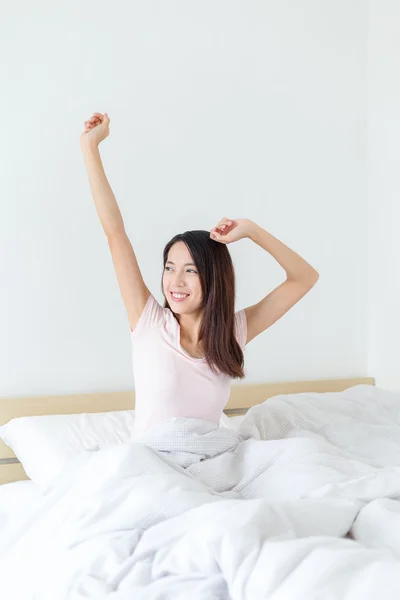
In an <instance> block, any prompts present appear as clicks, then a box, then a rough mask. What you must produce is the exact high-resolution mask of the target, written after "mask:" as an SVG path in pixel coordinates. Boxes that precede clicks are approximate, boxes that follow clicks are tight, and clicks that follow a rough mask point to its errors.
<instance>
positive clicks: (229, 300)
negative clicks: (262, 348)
mask: <svg viewBox="0 0 400 600" xmlns="http://www.w3.org/2000/svg"><path fill="white" fill-rule="evenodd" d="M176 242H184V243H185V244H186V247H187V249H188V250H189V252H190V254H191V256H192V258H193V262H194V263H195V265H196V267H197V270H198V273H199V276H200V282H201V289H202V292H203V303H202V308H203V318H202V322H201V325H200V332H199V339H200V340H201V341H202V342H203V347H204V351H205V358H206V360H207V362H208V364H209V366H210V368H211V370H212V371H213V372H220V373H225V374H226V375H229V376H230V377H232V378H240V379H242V378H243V377H244V376H245V372H244V369H243V366H244V359H243V352H242V349H241V347H240V345H239V343H238V341H237V339H236V336H235V271H234V268H233V263H232V258H231V255H230V253H229V250H228V248H227V247H226V245H225V244H221V243H220V242H216V241H215V240H212V239H211V238H210V232H209V231H204V230H195V231H185V233H179V234H178V235H175V236H174V237H173V238H172V239H171V240H170V241H169V242H168V244H167V245H166V246H165V248H164V255H163V259H164V263H163V267H164V268H165V263H166V262H167V260H168V253H169V251H170V249H171V247H172V246H173V245H174V244H175V243H176ZM161 287H162V284H161ZM163 294H164V290H163ZM164 298H165V295H164ZM164 307H165V308H169V309H170V310H172V309H171V307H170V305H169V303H168V300H167V299H166V298H165V303H164ZM172 312H173V311H172Z"/></svg>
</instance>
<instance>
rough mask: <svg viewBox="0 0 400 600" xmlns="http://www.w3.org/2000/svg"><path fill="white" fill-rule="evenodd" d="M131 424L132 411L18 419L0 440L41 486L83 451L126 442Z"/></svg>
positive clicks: (226, 420)
mask: <svg viewBox="0 0 400 600" xmlns="http://www.w3.org/2000/svg"><path fill="white" fill-rule="evenodd" d="M134 422H135V411H134V410H118V411H113V412H105V413H82V414H77V415H45V416H39V417H17V418H15V419H11V421H9V422H8V423H7V424H6V425H4V426H3V427H0V439H2V440H3V441H4V443H5V444H7V446H9V447H10V448H11V450H12V451H13V452H14V454H15V456H16V457H17V458H18V460H19V461H20V463H21V464H22V466H23V468H24V469H25V472H26V474H27V475H28V477H29V478H30V479H31V480H32V481H33V482H34V483H36V484H38V485H41V484H46V483H47V482H48V481H49V480H50V479H51V478H52V477H54V476H55V475H57V474H58V473H59V472H60V471H61V470H62V469H63V468H64V466H65V465H66V464H67V463H68V462H69V461H70V460H71V459H73V458H74V457H75V456H76V455H77V454H80V453H81V452H83V451H89V452H90V451H92V452H95V451H97V450H100V449H101V448H104V447H105V446H108V445H109V444H121V443H124V442H129V440H131V439H132V437H133V424H134ZM229 422H230V419H229V417H227V416H226V415H222V417H221V422H220V426H221V427H229V426H230V424H229Z"/></svg>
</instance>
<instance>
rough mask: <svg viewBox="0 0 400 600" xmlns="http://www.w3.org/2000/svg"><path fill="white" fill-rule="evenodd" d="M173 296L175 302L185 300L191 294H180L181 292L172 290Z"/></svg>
mask: <svg viewBox="0 0 400 600" xmlns="http://www.w3.org/2000/svg"><path fill="white" fill-rule="evenodd" d="M170 293H171V297H172V299H173V300H174V301H175V302H183V300H186V298H187V297H188V296H190V294H180V293H179V292H170Z"/></svg>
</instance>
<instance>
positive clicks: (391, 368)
mask: <svg viewBox="0 0 400 600" xmlns="http://www.w3.org/2000/svg"><path fill="white" fill-rule="evenodd" d="M368 30H369V40H368V42H369V43H368V48H369V60H368V65H369V76H368V116H369V118H368V191H369V194H368V208H369V222H368V225H369V236H368V237H369V260H368V264H369V272H368V274H369V317H368V323H369V348H370V356H369V372H370V373H373V374H374V375H375V377H376V380H377V383H378V384H379V385H381V386H382V387H387V388H397V389H400V360H399V357H400V350H399V333H400V312H399V311H400V236H399V231H400V180H399V173H400V73H399V65H400V38H399V31H400V4H399V3H398V2H397V1H396V0H379V2H378V1H377V0H370V2H369V27H368Z"/></svg>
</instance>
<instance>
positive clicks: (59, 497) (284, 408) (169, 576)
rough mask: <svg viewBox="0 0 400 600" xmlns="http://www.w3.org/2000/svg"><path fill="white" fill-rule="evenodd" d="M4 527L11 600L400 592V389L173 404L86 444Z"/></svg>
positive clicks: (1, 581)
mask: <svg viewBox="0 0 400 600" xmlns="http://www.w3.org/2000/svg"><path fill="white" fill-rule="evenodd" d="M0 535H1V538H0V589H1V596H2V597H4V598H7V600H14V599H15V600H31V599H32V600H33V599H34V600H50V599H51V600H64V599H70V600H78V599H84V598H93V599H96V600H97V599H101V598H107V599H112V600H114V599H115V600H117V599H118V600H128V599H135V600H141V599H146V600H156V599H157V600H161V599H170V598H171V599H174V600H179V599H181V598H182V599H187V598H189V597H190V598H191V600H213V599H219V600H222V599H227V600H228V599H234V600H242V599H243V600H258V599H260V600H261V599H263V600H265V599H272V600H302V599H303V598H304V599H307V600H313V599H318V600H320V599H321V600H325V599H329V600H330V599H336V598H337V599H338V600H377V599H378V598H379V600H386V599H387V600H391V599H393V600H394V599H396V600H398V598H400V394H399V393H395V392H390V391H387V390H383V389H379V388H375V387H372V386H366V385H358V386H354V387H353V388H350V389H349V390H346V391H345V392H338V393H325V394H318V393H314V394H309V393H308V394H306V393H305V394H289V395H284V396H283V395H282V396H276V397H275V398H272V399H269V400H268V401H266V402H265V403H264V404H262V405H259V406H257V407H254V408H252V409H251V410H250V411H249V412H248V414H247V416H246V418H245V420H244V421H243V423H242V425H241V427H240V428H239V430H238V431H234V430H231V429H228V428H219V427H218V426H217V425H215V424H214V423H210V422H207V421H201V420H197V419H172V420H170V421H168V422H167V423H165V424H164V425H162V426H160V427H159V428H157V429H156V430H154V431H152V432H149V433H148V434H147V435H143V436H142V437H140V438H136V439H135V440H134V441H132V442H131V443H128V444H119V445H115V446H112V447H108V448H106V449H103V450H100V451H99V452H94V453H90V452H87V453H83V454H82V455H80V456H78V457H77V458H76V459H75V461H73V462H71V464H70V465H69V466H68V467H67V468H66V469H65V470H64V471H63V472H62V473H60V474H59V475H58V476H57V477H55V478H54V480H53V481H52V482H51V483H50V484H49V486H48V487H47V489H46V490H45V493H44V496H43V500H42V502H41V503H40V505H39V506H38V507H34V508H33V509H32V511H30V512H29V513H28V514H26V513H24V514H23V515H21V514H20V515H18V516H17V517H15V518H14V519H13V520H12V521H10V522H9V523H8V524H7V525H6V526H5V528H3V529H2V530H1V532H0Z"/></svg>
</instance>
